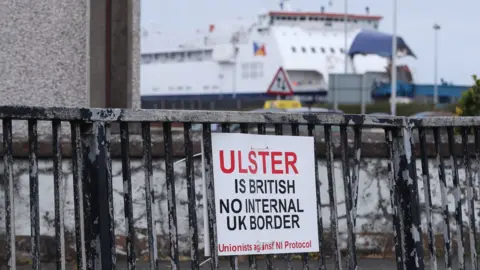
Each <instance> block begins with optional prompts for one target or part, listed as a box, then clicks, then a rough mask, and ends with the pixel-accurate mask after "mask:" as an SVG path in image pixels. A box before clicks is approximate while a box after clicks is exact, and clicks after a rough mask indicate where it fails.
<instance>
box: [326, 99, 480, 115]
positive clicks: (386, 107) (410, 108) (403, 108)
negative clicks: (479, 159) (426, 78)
mask: <svg viewBox="0 0 480 270" xmlns="http://www.w3.org/2000/svg"><path fill="white" fill-rule="evenodd" d="M318 107H324V108H330V109H331V108H333V105H332V104H324V105H318ZM338 108H339V109H340V110H342V111H343V112H344V113H346V114H360V112H361V108H360V105H358V104H353V105H339V106H338ZM479 108H480V107H479ZM425 111H435V110H434V109H433V105H432V104H425V103H410V104H397V116H411V115H413V114H416V113H419V112H425ZM436 111H448V112H454V111H455V106H446V107H443V108H441V109H437V110H436ZM366 113H367V114H369V113H388V114H390V103H389V102H388V101H380V102H375V103H374V104H368V105H367V106H366Z"/></svg>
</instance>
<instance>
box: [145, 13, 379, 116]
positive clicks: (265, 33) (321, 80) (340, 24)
mask: <svg viewBox="0 0 480 270" xmlns="http://www.w3.org/2000/svg"><path fill="white" fill-rule="evenodd" d="M346 17H347V43H348V47H349V46H350V44H351V43H352V41H353V40H354V38H355V36H356V35H357V34H358V33H359V32H360V31H363V30H370V31H376V30H377V29H378V27H379V24H380V21H381V19H382V17H380V16H372V15H369V14H363V15H354V14H348V15H347V16H346ZM344 19H345V16H344V14H337V13H328V12H324V11H321V12H297V11H285V10H281V11H271V12H267V13H262V14H259V15H258V16H257V17H256V18H255V19H253V20H243V21H242V20H238V21H235V22H228V23H221V24H212V25H209V26H208V27H206V29H207V30H206V31H205V32H198V33H197V34H196V35H195V36H194V37H193V38H192V39H191V40H182V41H178V40H177V41H175V39H174V38H172V37H169V36H167V35H164V34H161V33H157V32H144V34H143V37H142V64H141V93H142V103H143V106H144V107H146V108H181V107H184V108H188V109H196V108H204V109H205V106H209V107H210V108H211V107H212V106H213V107H218V106H216V105H215V104H217V105H221V107H225V106H226V107H230V106H233V105H232V104H238V100H240V101H241V102H242V103H243V104H248V103H249V102H250V103H252V104H253V103H255V102H256V103H255V104H257V103H258V101H263V100H265V99H272V97H271V96H269V95H268V94H267V90H268V87H269V85H270V84H271V82H272V80H273V79H274V76H275V74H276V73H277V71H278V70H279V68H283V70H285V72H286V73H287V75H288V79H289V81H290V85H291V87H292V88H293V89H292V90H293V92H294V95H295V96H299V97H315V98H316V99H321V98H322V97H325V96H326V95H327V93H328V83H329V82H328V78H329V74H331V73H343V72H344V71H345V63H346V62H345V54H346V53H347V52H346V51H345V31H344V26H345V21H344ZM387 66H388V60H387V59H386V58H382V57H379V56H375V55H366V56H362V55H357V56H355V58H353V59H351V58H348V61H347V69H346V70H347V72H348V73H365V72H385V71H386V68H387ZM206 104H207V105H206Z"/></svg>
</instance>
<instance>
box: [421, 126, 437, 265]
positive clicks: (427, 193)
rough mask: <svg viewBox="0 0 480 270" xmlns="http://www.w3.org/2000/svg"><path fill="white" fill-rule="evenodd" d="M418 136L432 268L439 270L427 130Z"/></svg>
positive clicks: (422, 130)
mask: <svg viewBox="0 0 480 270" xmlns="http://www.w3.org/2000/svg"><path fill="white" fill-rule="evenodd" d="M418 134H419V137H420V156H421V161H422V178H423V191H424V197H425V204H426V205H425V212H426V213H425V215H426V217H427V231H428V251H429V253H430V267H431V269H433V270H436V269H437V251H436V248H435V232H434V230H433V226H432V219H433V214H432V192H431V190H430V173H429V170H428V156H427V155H428V153H427V140H426V130H425V128H422V127H421V128H419V129H418Z"/></svg>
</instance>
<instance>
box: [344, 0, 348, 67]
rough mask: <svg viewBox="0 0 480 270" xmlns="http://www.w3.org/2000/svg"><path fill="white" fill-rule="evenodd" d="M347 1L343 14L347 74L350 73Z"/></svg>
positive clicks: (346, 0) (346, 1)
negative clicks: (348, 66)
mask: <svg viewBox="0 0 480 270" xmlns="http://www.w3.org/2000/svg"><path fill="white" fill-rule="evenodd" d="M344 1H345V11H344V14H343V20H344V25H343V31H344V32H345V33H344V34H345V40H344V42H345V43H344V49H343V50H344V53H343V55H344V56H345V74H346V73H347V71H348V68H347V65H348V53H347V52H348V38H347V33H348V0H344Z"/></svg>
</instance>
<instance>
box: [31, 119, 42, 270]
mask: <svg viewBox="0 0 480 270" xmlns="http://www.w3.org/2000/svg"><path fill="white" fill-rule="evenodd" d="M37 142H38V139H37V120H35V119H30V120H28V152H29V163H30V164H29V174H30V229H31V235H32V238H31V242H32V259H33V260H32V261H33V262H32V269H37V270H38V269H40V209H39V204H40V202H39V199H38V196H39V194H38V162H37Z"/></svg>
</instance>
